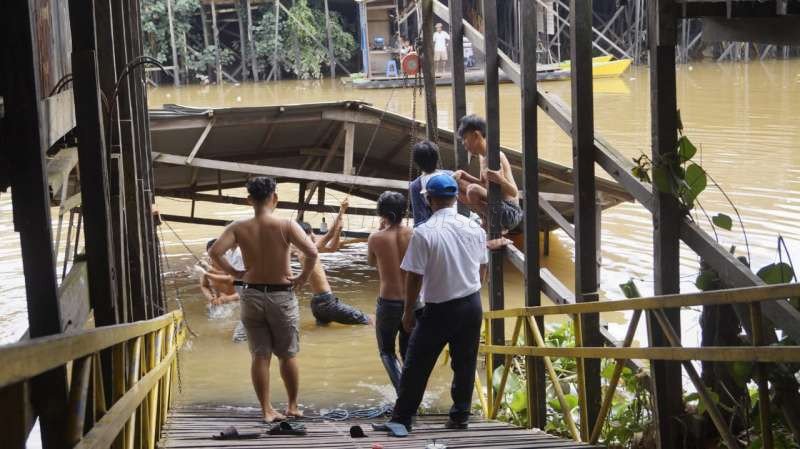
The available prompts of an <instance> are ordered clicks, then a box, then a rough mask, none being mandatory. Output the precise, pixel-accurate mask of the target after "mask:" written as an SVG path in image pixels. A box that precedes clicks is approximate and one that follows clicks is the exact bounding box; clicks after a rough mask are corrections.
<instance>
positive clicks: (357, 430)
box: [350, 426, 367, 438]
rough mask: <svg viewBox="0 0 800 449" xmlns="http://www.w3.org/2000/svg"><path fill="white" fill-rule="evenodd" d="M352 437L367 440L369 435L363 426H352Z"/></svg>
mask: <svg viewBox="0 0 800 449" xmlns="http://www.w3.org/2000/svg"><path fill="white" fill-rule="evenodd" d="M350 437H351V438H366V437H367V434H365V433H364V429H362V428H361V426H352V427H350Z"/></svg>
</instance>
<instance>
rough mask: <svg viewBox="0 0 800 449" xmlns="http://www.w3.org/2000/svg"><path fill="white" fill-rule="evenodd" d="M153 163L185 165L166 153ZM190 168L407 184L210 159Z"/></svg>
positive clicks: (365, 183)
mask: <svg viewBox="0 0 800 449" xmlns="http://www.w3.org/2000/svg"><path fill="white" fill-rule="evenodd" d="M153 161H154V162H156V163H160V164H169V165H185V162H186V159H185V158H184V157H182V156H175V155H171V154H166V153H156V152H154V153H153ZM190 165H191V166H192V167H198V168H207V169H213V170H222V171H231V172H237V173H248V174H257V175H262V176H275V177H279V178H288V179H298V180H306V181H324V182H335V183H339V184H344V185H351V184H352V185H359V186H364V187H382V188H386V189H392V190H400V191H405V190H407V189H408V182H407V181H405V180H400V179H385V178H371V177H366V176H353V175H342V174H337V173H327V172H317V171H311V170H297V169H294V168H282V167H270V166H266V165H255V164H243V163H239V162H225V161H216V160H211V159H201V158H195V159H194V161H192V163H191V164H190Z"/></svg>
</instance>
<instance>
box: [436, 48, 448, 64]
mask: <svg viewBox="0 0 800 449" xmlns="http://www.w3.org/2000/svg"><path fill="white" fill-rule="evenodd" d="M437 61H447V50H436V51H434V52H433V62H437Z"/></svg>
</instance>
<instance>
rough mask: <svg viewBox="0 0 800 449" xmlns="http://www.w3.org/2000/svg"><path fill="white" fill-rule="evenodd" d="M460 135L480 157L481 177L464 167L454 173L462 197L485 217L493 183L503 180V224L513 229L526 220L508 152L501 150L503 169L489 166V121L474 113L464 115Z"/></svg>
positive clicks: (463, 200)
mask: <svg viewBox="0 0 800 449" xmlns="http://www.w3.org/2000/svg"><path fill="white" fill-rule="evenodd" d="M458 137H459V138H460V139H461V141H462V142H464V149H466V150H467V151H468V152H469V153H470V155H473V156H478V157H479V158H480V167H481V175H480V176H481V177H480V179H479V178H476V177H474V176H472V175H470V174H469V173H467V172H465V171H464V170H458V171H456V172H455V173H453V178H455V180H456V181H457V182H458V201H459V202H461V203H464V204H466V205H467V206H469V208H470V209H472V210H474V211H475V212H477V213H478V214H480V215H481V216H482V217H486V215H487V212H488V211H487V207H486V206H487V201H488V197H489V195H488V189H489V183H490V182H493V183H497V184H500V189H501V191H502V195H503V202H502V203H501V204H500V227H501V228H502V229H503V230H512V229H514V228H516V227H517V226H519V224H520V223H521V222H522V218H523V214H522V208H520V206H519V190H517V184H516V182H515V181H514V173H513V172H512V171H511V164H510V163H509V162H508V159H507V158H506V155H505V154H503V153H502V152H501V153H500V169H499V170H489V164H488V159H487V157H486V154H487V147H486V121H485V120H483V119H482V118H480V117H478V116H477V115H474V114H470V115H467V116H465V117H464V118H462V119H461V123H460V125H459V127H458Z"/></svg>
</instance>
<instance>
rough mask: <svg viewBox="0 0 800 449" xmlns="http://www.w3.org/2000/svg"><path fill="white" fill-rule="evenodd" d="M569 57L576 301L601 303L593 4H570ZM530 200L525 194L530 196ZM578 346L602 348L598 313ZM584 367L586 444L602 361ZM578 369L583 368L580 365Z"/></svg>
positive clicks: (585, 319) (586, 320) (586, 318)
mask: <svg viewBox="0 0 800 449" xmlns="http://www.w3.org/2000/svg"><path fill="white" fill-rule="evenodd" d="M569 28H570V58H571V59H572V77H571V82H572V168H573V170H574V172H575V175H574V179H575V185H574V188H575V284H576V285H575V293H576V294H575V299H576V300H577V301H578V302H588V301H597V300H598V299H599V298H598V294H597V290H598V288H599V282H598V277H599V276H598V274H599V273H598V270H599V264H598V254H599V248H600V242H599V241H598V238H597V228H598V222H597V214H596V207H597V200H596V186H595V176H594V114H593V111H592V108H593V99H592V4H591V2H587V1H585V0H571V1H570V27H569ZM526 198H527V195H526ZM579 321H580V326H579V328H580V330H581V334H582V335H581V336H582V337H583V338H582V341H576V344H577V345H580V346H602V337H601V335H600V321H599V316H598V314H583V315H582V316H581V317H580V320H579ZM578 362H582V364H583V372H582V373H579V375H582V378H583V385H580V384H579V388H581V386H583V391H582V393H583V396H584V398H585V402H584V403H582V404H581V414H582V418H581V434H582V435H583V439H584V440H588V438H589V432H590V431H591V427H592V425H593V424H594V423H595V422H596V421H597V415H598V412H599V410H600V403H601V391H600V360H596V359H595V360H592V359H586V360H583V361H581V360H578ZM579 367H580V364H579Z"/></svg>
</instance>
